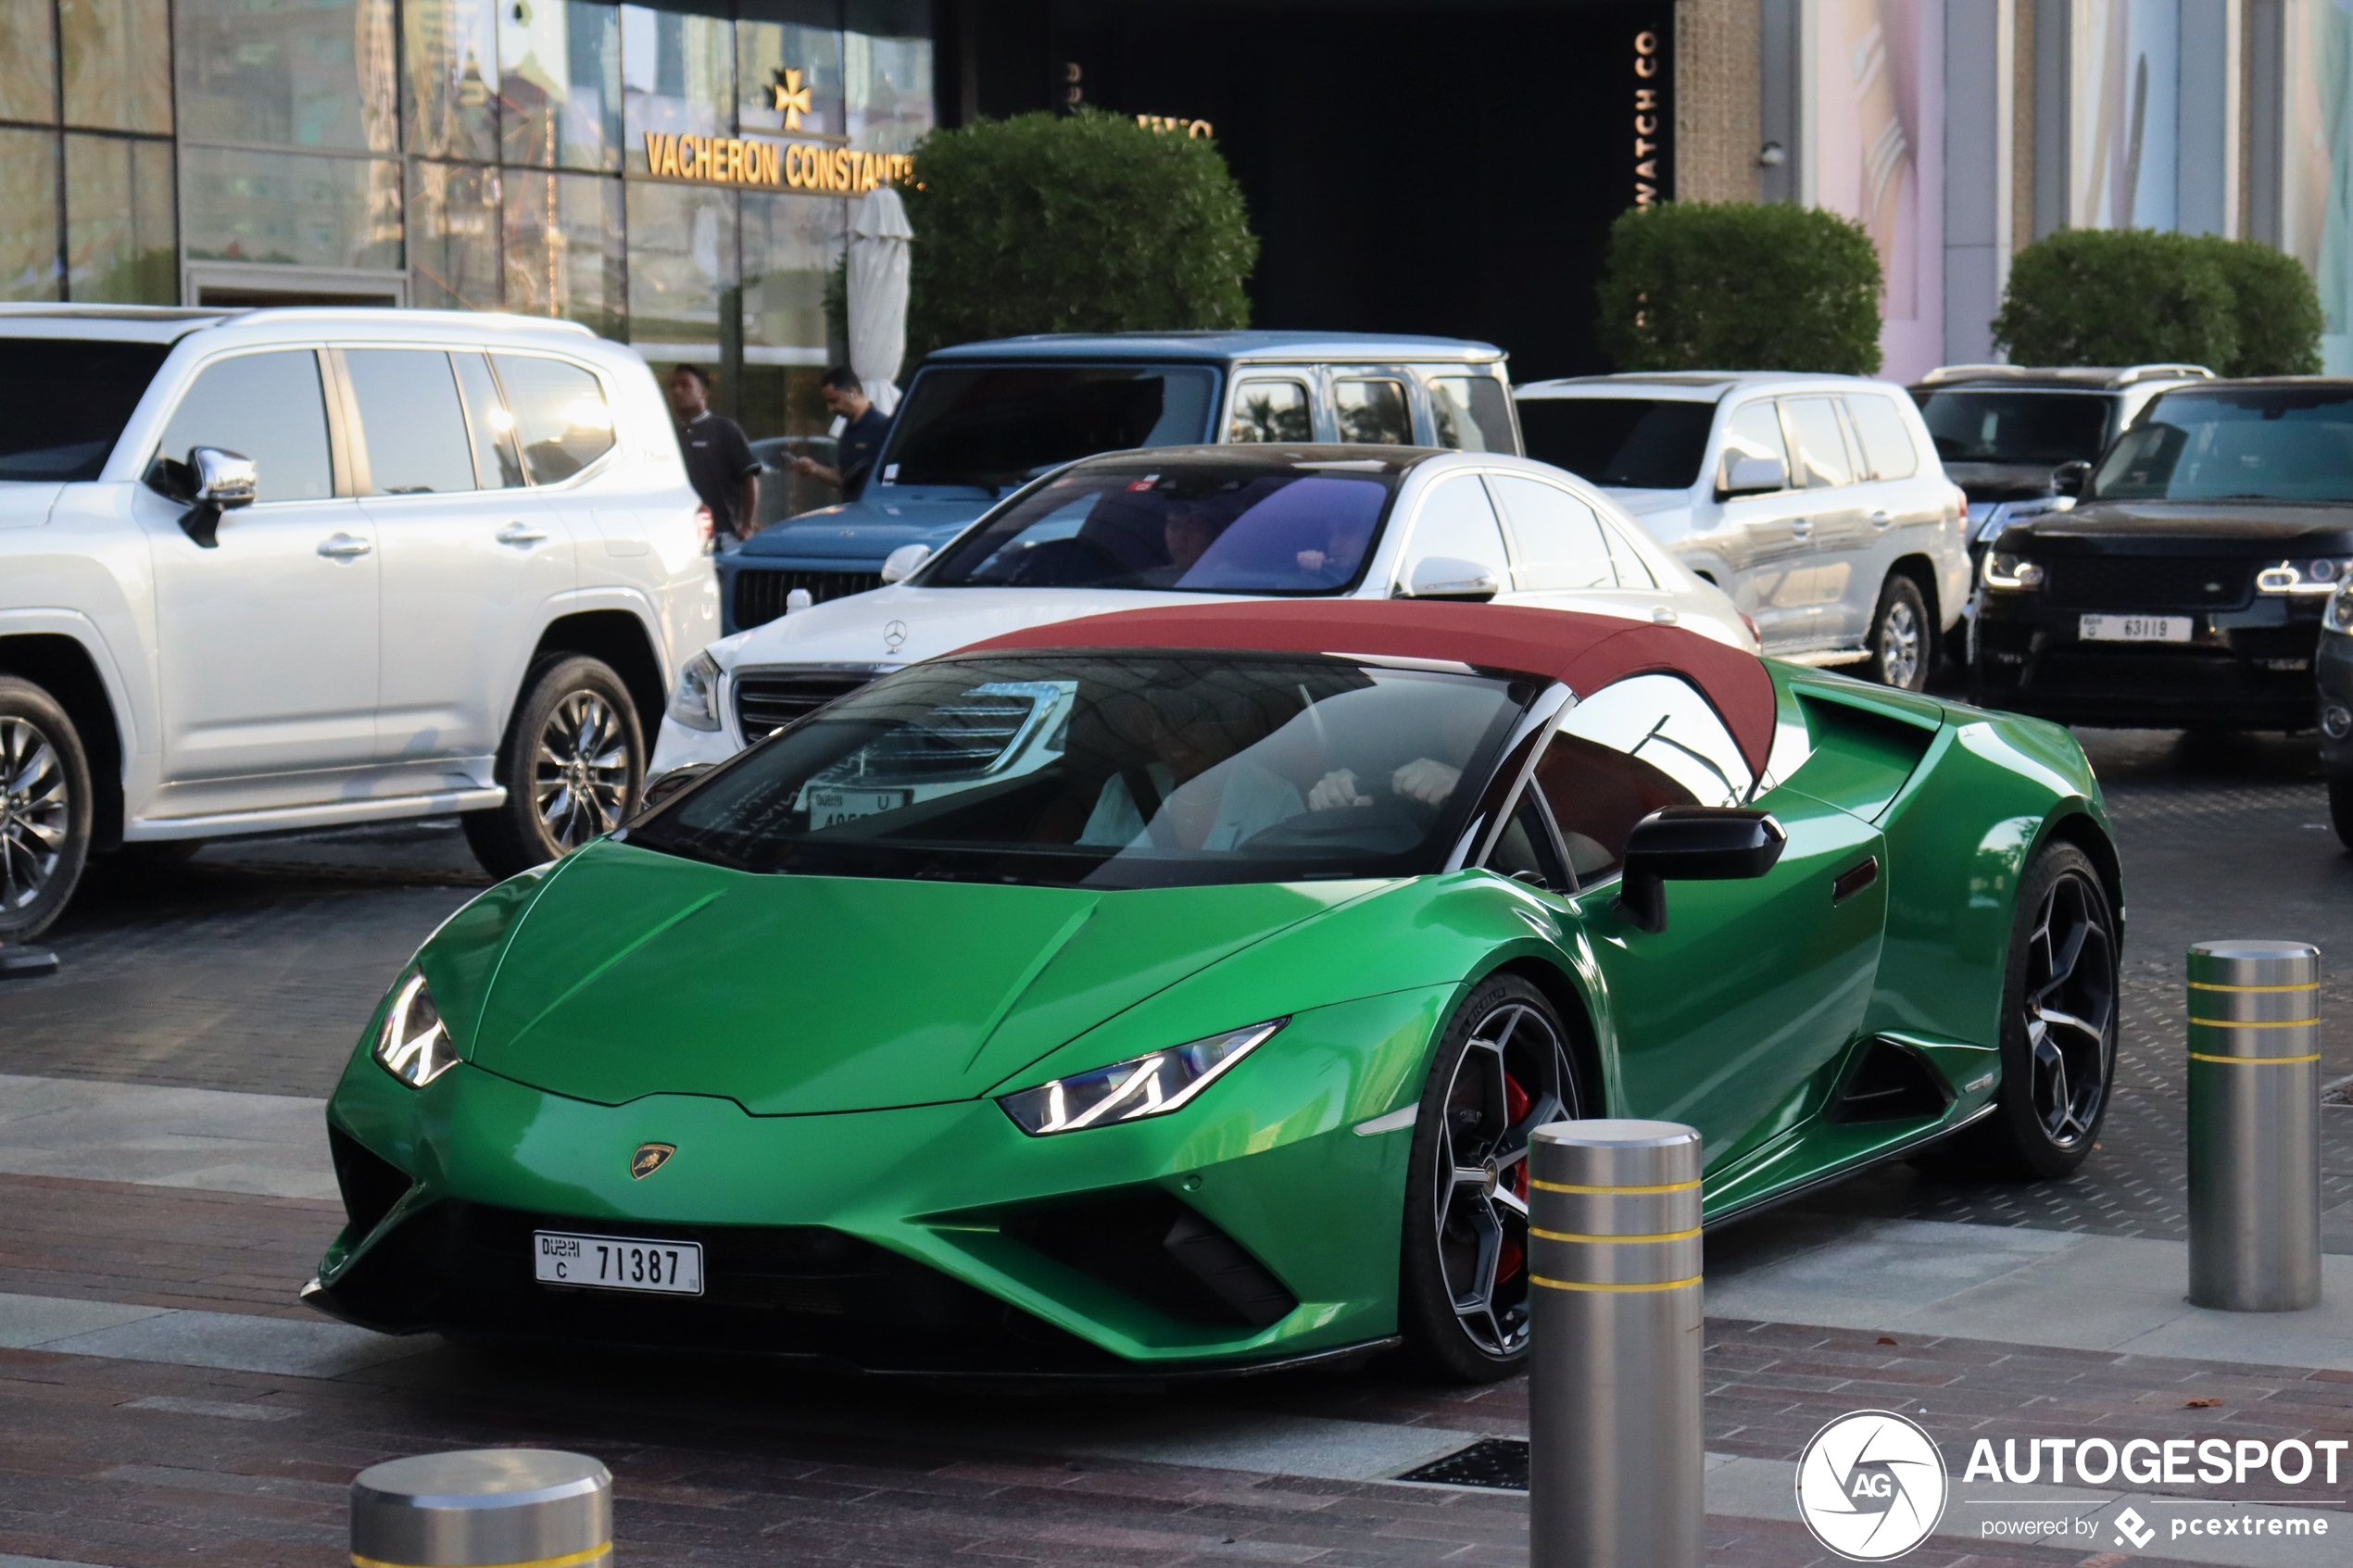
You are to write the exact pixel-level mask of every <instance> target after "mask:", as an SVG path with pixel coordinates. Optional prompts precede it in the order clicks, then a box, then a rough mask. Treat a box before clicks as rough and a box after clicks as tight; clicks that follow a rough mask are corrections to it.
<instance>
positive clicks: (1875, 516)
mask: <svg viewBox="0 0 2353 1568" xmlns="http://www.w3.org/2000/svg"><path fill="white" fill-rule="evenodd" d="M1894 521H1895V519H1894V517H1893V516H1892V515H1890V514H1889V513H1887V512H1873V513H1872V514H1871V526H1872V527H1873V528H1885V527H1886V526H1887V525H1888V524H1889V523H1891V522H1894Z"/></svg>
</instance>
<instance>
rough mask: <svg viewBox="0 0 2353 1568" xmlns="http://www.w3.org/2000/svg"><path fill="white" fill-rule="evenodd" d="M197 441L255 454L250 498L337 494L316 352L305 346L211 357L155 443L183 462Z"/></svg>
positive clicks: (315, 498)
mask: <svg viewBox="0 0 2353 1568" xmlns="http://www.w3.org/2000/svg"><path fill="white" fill-rule="evenodd" d="M198 446H218V447H220V449H221V450H223V451H227V452H235V453H239V454H241V455H243V456H245V457H247V458H252V459H253V466H254V475H255V480H256V489H255V493H254V499H255V501H257V502H259V503H267V502H271V501H323V500H325V499H326V498H327V497H328V496H330V495H333V494H334V493H335V487H334V468H333V463H332V462H331V461H330V460H329V458H328V456H327V408H326V403H325V401H324V399H323V398H322V397H321V393H320V386H319V357H318V356H317V355H316V354H314V353H312V352H311V351H310V350H309V349H308V348H301V349H283V350H279V351H276V352H273V353H269V354H240V355H237V356H235V357H234V358H228V359H216V360H214V361H213V362H212V363H211V364H209V365H207V366H206V367H205V368H204V369H203V370H201V371H199V372H198V373H197V375H196V379H195V382H194V383H192V384H191V385H190V386H189V388H188V390H187V391H186V392H185V393H184V394H182V396H181V398H180V406H179V407H178V408H175V409H173V410H172V414H171V422H170V423H169V424H167V425H166V426H164V430H163V437H162V439H161V440H159V441H158V442H157V444H156V449H157V451H158V452H161V453H163V454H164V455H165V456H167V457H170V458H176V459H178V460H179V461H181V462H185V461H187V459H188V454H189V452H190V451H192V450H194V449H195V447H198Z"/></svg>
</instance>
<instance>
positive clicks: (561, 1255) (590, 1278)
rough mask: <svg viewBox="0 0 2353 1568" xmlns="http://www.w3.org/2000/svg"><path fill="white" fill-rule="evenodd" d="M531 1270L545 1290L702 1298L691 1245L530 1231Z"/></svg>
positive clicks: (696, 1249)
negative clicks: (565, 1287)
mask: <svg viewBox="0 0 2353 1568" xmlns="http://www.w3.org/2000/svg"><path fill="white" fill-rule="evenodd" d="M531 1267H532V1272H533V1273H535V1274H536V1275H537V1276H538V1278H539V1279H540V1281H541V1282H542V1283H543V1284H547V1285H583V1286H589V1287H591V1288H601V1289H605V1290H652V1291H659V1292H660V1293H661V1294H662V1295H664V1296H700V1295H701V1294H702V1248H701V1246H700V1245H699V1244H698V1243H696V1242H692V1241H652V1240H648V1238H646V1237H644V1236H573V1235H571V1234H569V1233H568V1232H564V1231H534V1232H532V1233H531Z"/></svg>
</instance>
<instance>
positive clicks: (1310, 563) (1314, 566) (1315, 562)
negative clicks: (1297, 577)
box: [1299, 550, 1326, 571]
mask: <svg viewBox="0 0 2353 1568" xmlns="http://www.w3.org/2000/svg"><path fill="white" fill-rule="evenodd" d="M1325 560H1326V556H1325V555H1324V552H1323V551H1321V550H1302V551H1300V552H1299V570H1300V571H1323V570H1324V562H1325Z"/></svg>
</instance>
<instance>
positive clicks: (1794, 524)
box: [1789, 517, 1814, 539]
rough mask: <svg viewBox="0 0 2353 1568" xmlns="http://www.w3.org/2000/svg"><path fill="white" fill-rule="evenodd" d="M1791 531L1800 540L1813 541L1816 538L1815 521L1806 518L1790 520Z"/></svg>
mask: <svg viewBox="0 0 2353 1568" xmlns="http://www.w3.org/2000/svg"><path fill="white" fill-rule="evenodd" d="M1789 531H1790V532H1791V533H1794V534H1796V535H1797V536H1798V537H1799V538H1800V539H1811V538H1812V537H1814V520H1813V519H1812V518H1806V517H1801V518H1793V519H1791V520H1790V525H1789Z"/></svg>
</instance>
